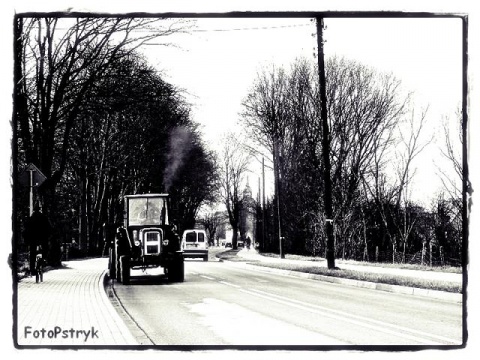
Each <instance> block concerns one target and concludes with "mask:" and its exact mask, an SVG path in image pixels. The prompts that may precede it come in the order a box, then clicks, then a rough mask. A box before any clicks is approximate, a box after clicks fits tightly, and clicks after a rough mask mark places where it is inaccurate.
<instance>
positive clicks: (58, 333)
mask: <svg viewBox="0 0 480 360" xmlns="http://www.w3.org/2000/svg"><path fill="white" fill-rule="evenodd" d="M24 335H25V339H27V338H29V337H33V338H35V339H46V338H48V339H57V338H62V339H84V341H85V342H87V341H88V339H89V338H90V339H95V338H97V339H98V330H95V328H94V327H93V326H92V328H91V329H90V330H75V329H73V328H71V329H62V328H61V327H60V326H55V327H54V328H52V329H45V328H42V329H33V328H32V327H31V326H25V332H24Z"/></svg>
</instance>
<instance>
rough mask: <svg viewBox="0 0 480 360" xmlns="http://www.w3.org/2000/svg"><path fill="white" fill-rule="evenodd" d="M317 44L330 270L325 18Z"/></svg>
mask: <svg viewBox="0 0 480 360" xmlns="http://www.w3.org/2000/svg"><path fill="white" fill-rule="evenodd" d="M316 20H317V44H318V75H319V86H320V107H321V113H320V116H321V121H322V129H323V133H322V136H323V139H322V154H323V165H324V170H323V181H324V186H325V192H324V202H325V216H326V224H325V226H326V232H327V254H326V257H327V266H328V268H329V269H334V268H335V239H334V237H333V201H332V179H331V177H330V172H331V164H330V130H329V127H328V114H327V95H326V94H327V92H326V79H325V59H324V54H323V18H321V17H318V18H317V19H316Z"/></svg>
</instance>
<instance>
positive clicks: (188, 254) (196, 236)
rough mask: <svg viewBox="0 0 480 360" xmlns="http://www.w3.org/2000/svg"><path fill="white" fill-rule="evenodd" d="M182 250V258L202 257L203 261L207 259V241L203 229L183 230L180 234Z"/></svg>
mask: <svg viewBox="0 0 480 360" xmlns="http://www.w3.org/2000/svg"><path fill="white" fill-rule="evenodd" d="M182 251H183V257H184V258H203V261H208V241H207V233H206V232H205V230H198V229H189V230H185V231H184V232H183V236H182Z"/></svg>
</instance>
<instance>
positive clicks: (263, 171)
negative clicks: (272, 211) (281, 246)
mask: <svg viewBox="0 0 480 360" xmlns="http://www.w3.org/2000/svg"><path fill="white" fill-rule="evenodd" d="M262 251H265V158H264V157H262Z"/></svg>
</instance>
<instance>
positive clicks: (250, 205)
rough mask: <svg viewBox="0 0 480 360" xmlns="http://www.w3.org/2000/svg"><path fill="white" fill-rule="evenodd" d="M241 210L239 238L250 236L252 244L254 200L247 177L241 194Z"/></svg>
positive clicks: (253, 240)
mask: <svg viewBox="0 0 480 360" xmlns="http://www.w3.org/2000/svg"><path fill="white" fill-rule="evenodd" d="M242 203H243V206H242V212H241V216H240V238H241V239H242V240H244V241H245V240H246V239H247V238H250V240H251V242H252V244H253V243H254V242H255V200H254V199H253V197H252V189H251V187H250V184H249V181H248V179H247V185H246V186H245V189H244V190H243V194H242Z"/></svg>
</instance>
